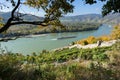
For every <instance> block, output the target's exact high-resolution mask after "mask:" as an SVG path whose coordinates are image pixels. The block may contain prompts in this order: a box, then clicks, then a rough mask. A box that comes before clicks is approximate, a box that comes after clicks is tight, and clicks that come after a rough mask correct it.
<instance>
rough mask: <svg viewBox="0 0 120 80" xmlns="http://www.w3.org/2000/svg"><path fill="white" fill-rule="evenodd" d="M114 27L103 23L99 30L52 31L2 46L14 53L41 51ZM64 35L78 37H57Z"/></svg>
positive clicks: (105, 32) (102, 33)
mask: <svg viewBox="0 0 120 80" xmlns="http://www.w3.org/2000/svg"><path fill="white" fill-rule="evenodd" d="M111 30H112V27H109V26H108V25H102V26H101V27H100V28H99V29H98V30H94V31H84V32H67V33H51V34H46V36H39V37H34V38H18V39H16V40H12V41H8V42H1V47H2V48H3V49H5V50H6V51H11V52H14V53H22V54H31V53H33V52H36V53H39V52H41V51H42V50H43V49H46V50H52V49H55V48H59V47H63V46H66V45H69V44H70V43H71V42H72V41H77V40H80V39H83V38H86V37H88V36H101V35H107V34H109V33H110V32H111ZM62 36H77V37H76V38H69V39H62V40H57V39H56V38H58V37H62Z"/></svg>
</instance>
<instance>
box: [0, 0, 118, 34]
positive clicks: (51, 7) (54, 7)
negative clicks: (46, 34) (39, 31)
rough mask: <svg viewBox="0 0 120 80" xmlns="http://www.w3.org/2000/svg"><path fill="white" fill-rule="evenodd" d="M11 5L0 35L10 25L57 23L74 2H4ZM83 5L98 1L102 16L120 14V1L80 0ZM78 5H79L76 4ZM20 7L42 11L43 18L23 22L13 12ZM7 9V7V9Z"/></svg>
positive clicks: (63, 0)
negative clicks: (101, 4)
mask: <svg viewBox="0 0 120 80" xmlns="http://www.w3.org/2000/svg"><path fill="white" fill-rule="evenodd" d="M6 1H8V2H10V3H11V4H12V6H13V7H14V8H13V10H12V11H11V17H10V18H9V19H8V21H7V23H6V24H5V25H4V26H3V27H2V28H1V29H0V33H1V32H4V31H6V30H7V29H8V28H9V27H10V26H11V25H16V24H33V25H43V26H46V25H49V23H50V24H52V23H53V24H55V23H59V17H61V16H62V15H63V14H67V13H70V12H73V9H74V6H73V4H72V3H73V2H74V1H76V0H6ZM82 1H84V2H85V4H90V5H92V4H95V3H97V2H98V1H101V2H105V4H104V5H103V8H102V14H103V16H105V15H107V14H109V13H117V12H120V5H119V4H120V0H82ZM78 4H80V3H78ZM1 5H3V4H2V3H0V7H1V9H2V7H5V5H3V6H1ZM20 5H28V6H30V7H33V8H35V9H38V10H40V9H43V10H44V11H45V13H46V14H45V18H44V20H43V21H32V22H30V21H25V20H23V19H22V17H23V16H24V15H21V14H20V13H18V14H17V16H16V15H15V12H16V11H17V10H18V8H20ZM8 8H9V7H8Z"/></svg>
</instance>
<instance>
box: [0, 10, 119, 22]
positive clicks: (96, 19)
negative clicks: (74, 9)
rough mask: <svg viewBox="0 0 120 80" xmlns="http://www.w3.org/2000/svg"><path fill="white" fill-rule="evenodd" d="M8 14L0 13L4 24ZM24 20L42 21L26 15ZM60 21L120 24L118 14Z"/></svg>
mask: <svg viewBox="0 0 120 80" xmlns="http://www.w3.org/2000/svg"><path fill="white" fill-rule="evenodd" d="M10 15H11V13H10V12H0V17H3V18H4V22H6V21H7V20H8V18H9V17H10ZM22 18H23V19H24V20H29V21H40V20H43V19H44V18H43V17H38V16H35V15H31V14H26V15H25V16H24V17H22ZM60 20H61V21H62V22H65V21H67V22H73V21H74V22H75V21H77V22H98V23H101V22H102V23H113V24H116V23H120V13H117V14H110V15H107V16H105V17H102V15H100V14H85V15H77V16H65V17H61V18H60Z"/></svg>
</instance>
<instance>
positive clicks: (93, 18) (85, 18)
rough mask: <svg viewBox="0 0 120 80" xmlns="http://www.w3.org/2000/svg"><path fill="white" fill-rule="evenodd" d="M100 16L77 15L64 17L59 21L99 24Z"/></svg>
mask: <svg viewBox="0 0 120 80" xmlns="http://www.w3.org/2000/svg"><path fill="white" fill-rule="evenodd" d="M101 18H102V16H101V15H100V14H85V15H77V16H66V17H62V18H61V19H60V20H61V21H80V22H94V21H97V22H99V21H100V20H101Z"/></svg>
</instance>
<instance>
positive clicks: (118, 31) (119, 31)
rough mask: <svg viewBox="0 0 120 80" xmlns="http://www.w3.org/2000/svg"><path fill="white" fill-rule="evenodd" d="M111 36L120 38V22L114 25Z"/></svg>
mask: <svg viewBox="0 0 120 80" xmlns="http://www.w3.org/2000/svg"><path fill="white" fill-rule="evenodd" d="M110 36H111V38H112V39H120V24H118V25H116V26H114V29H113V31H112V33H111V35H110Z"/></svg>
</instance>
